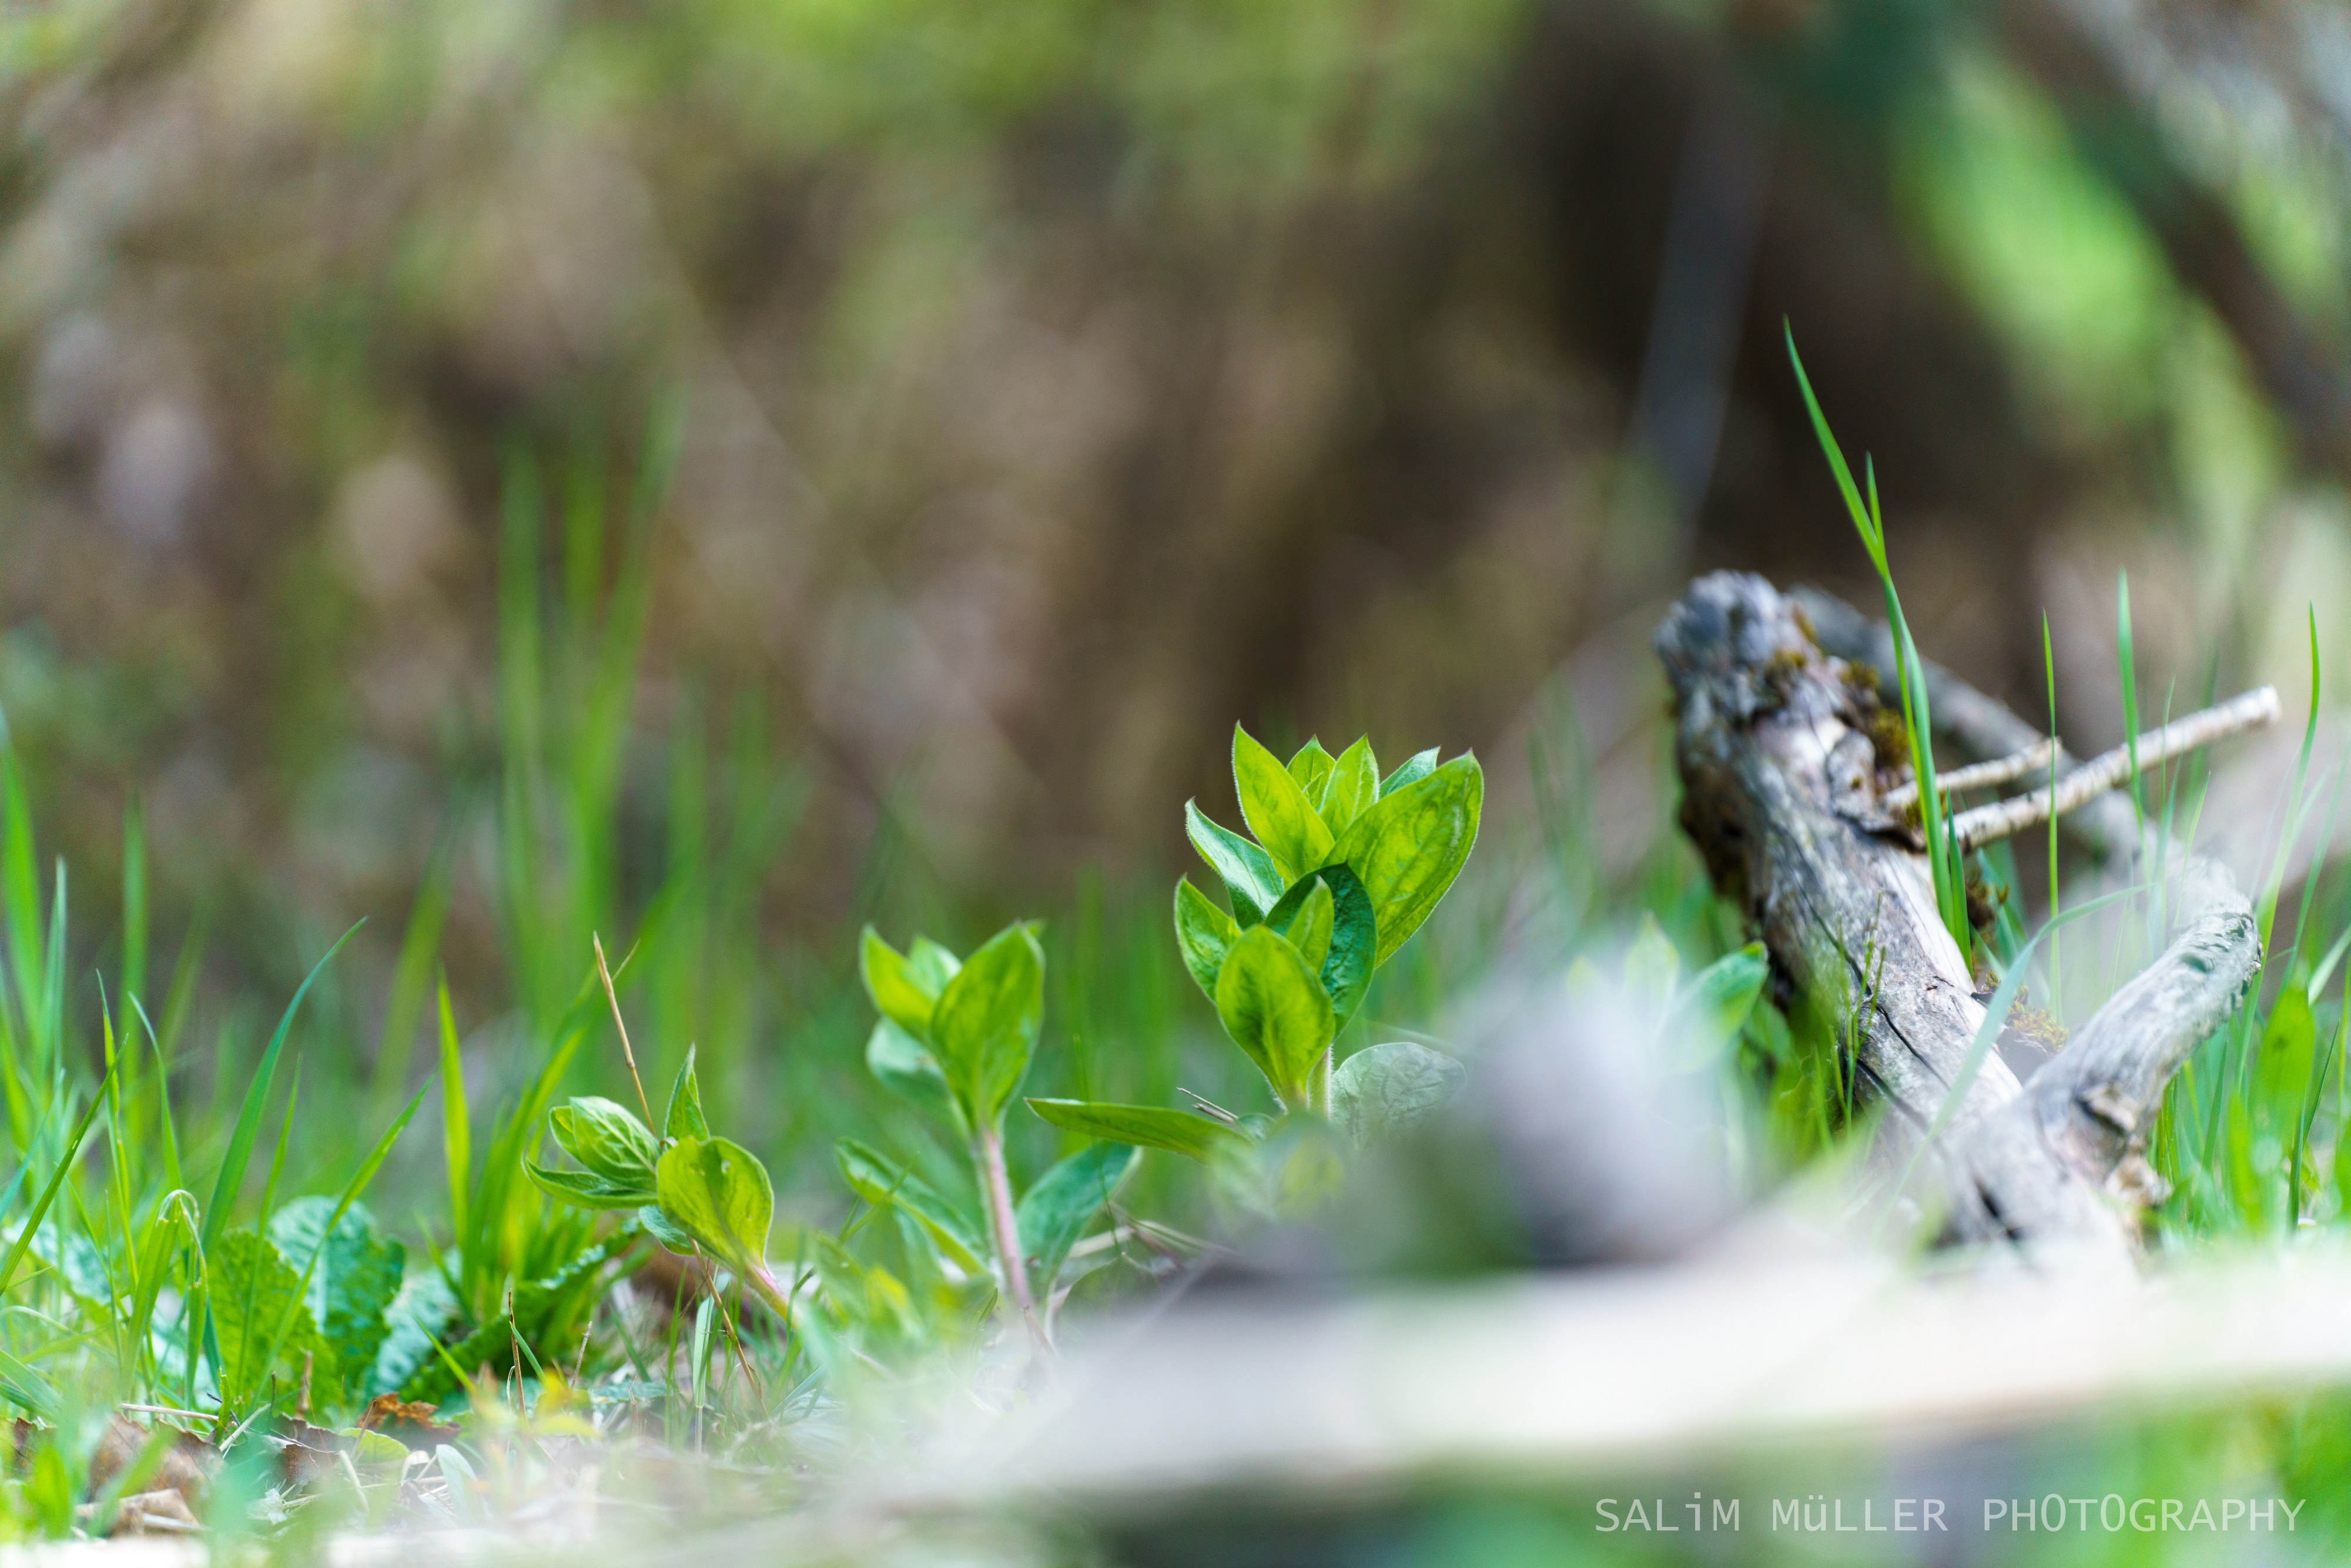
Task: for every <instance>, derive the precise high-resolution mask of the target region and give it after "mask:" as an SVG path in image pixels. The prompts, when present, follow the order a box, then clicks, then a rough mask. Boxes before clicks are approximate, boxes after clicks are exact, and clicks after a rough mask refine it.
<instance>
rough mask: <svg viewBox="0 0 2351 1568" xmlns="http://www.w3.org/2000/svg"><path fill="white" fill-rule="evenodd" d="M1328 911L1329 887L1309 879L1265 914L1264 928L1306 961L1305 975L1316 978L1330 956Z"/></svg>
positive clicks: (1316, 879)
mask: <svg viewBox="0 0 2351 1568" xmlns="http://www.w3.org/2000/svg"><path fill="white" fill-rule="evenodd" d="M1331 921H1332V897H1331V884H1330V883H1326V882H1324V881H1323V880H1322V878H1321V877H1319V876H1310V877H1308V878H1306V879H1305V880H1304V881H1302V882H1301V883H1299V884H1298V885H1297V886H1296V887H1293V888H1291V889H1290V891H1289V892H1288V893H1285V894H1282V895H1281V902H1280V904H1275V905H1274V906H1273V907H1272V908H1271V909H1269V910H1267V911H1266V912H1265V923H1266V925H1268V926H1270V927H1271V928H1272V929H1273V930H1276V931H1279V932H1280V933H1281V934H1282V936H1285V937H1287V938H1289V940H1290V946H1293V947H1295V948H1297V949H1298V956H1300V957H1301V958H1303V959H1305V960H1306V968H1307V971H1308V972H1309V973H1310V974H1312V975H1314V976H1316V977H1321V975H1322V960H1324V959H1325V958H1328V957H1329V956H1331Z"/></svg>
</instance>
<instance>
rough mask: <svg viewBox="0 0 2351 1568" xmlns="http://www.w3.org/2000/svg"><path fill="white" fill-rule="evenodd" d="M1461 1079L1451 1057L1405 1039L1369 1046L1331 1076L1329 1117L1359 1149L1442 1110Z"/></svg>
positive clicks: (1463, 1075)
mask: <svg viewBox="0 0 2351 1568" xmlns="http://www.w3.org/2000/svg"><path fill="white" fill-rule="evenodd" d="M1467 1076H1468V1074H1467V1072H1466V1071H1464V1069H1463V1068H1462V1066H1461V1064H1460V1063H1459V1062H1458V1061H1454V1060H1453V1059H1452V1058H1451V1057H1449V1056H1447V1055H1445V1054H1444V1053H1442V1052H1441V1051H1431V1050H1429V1049H1428V1048H1427V1047H1426V1046H1424V1045H1415V1044H1414V1043H1412V1042H1411V1041H1410V1040H1391V1041H1389V1042H1388V1043H1387V1044H1385V1045H1374V1046H1369V1047H1366V1048H1365V1049H1364V1050H1362V1051H1357V1052H1355V1054H1354V1055H1353V1056H1351V1057H1349V1058H1347V1060H1346V1061H1343V1062H1341V1063H1339V1067H1338V1071H1334V1072H1333V1073H1332V1074H1331V1119H1332V1121H1333V1122H1335V1123H1336V1124H1338V1125H1339V1128H1340V1130H1341V1131H1342V1132H1344V1133H1345V1134H1347V1136H1348V1138H1349V1139H1350V1140H1352V1141H1353V1143H1354V1144H1355V1145H1356V1146H1357V1147H1359V1148H1360V1147H1362V1146H1363V1145H1366V1144H1370V1143H1373V1142H1374V1141H1375V1140H1377V1139H1380V1138H1383V1137H1385V1136H1386V1135H1387V1134H1390V1133H1394V1132H1396V1131H1398V1130H1400V1129H1402V1128H1405V1127H1408V1126H1410V1125H1411V1124H1413V1123H1415V1122H1417V1121H1420V1120H1422V1119H1423V1118H1425V1117H1428V1116H1433V1115H1435V1114H1436V1113H1437V1112H1439V1111H1441V1110H1443V1109H1444V1108H1445V1107H1446V1106H1447V1105H1448V1104H1450V1103H1452V1101H1453V1097H1454V1096H1455V1095H1456V1094H1458V1093H1459V1092H1461V1081H1462V1080H1463V1079H1464V1078H1465V1077H1467Z"/></svg>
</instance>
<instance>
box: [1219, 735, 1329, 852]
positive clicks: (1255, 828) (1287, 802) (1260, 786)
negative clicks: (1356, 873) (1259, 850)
mask: <svg viewBox="0 0 2351 1568" xmlns="http://www.w3.org/2000/svg"><path fill="white" fill-rule="evenodd" d="M1233 786H1234V788H1235V789H1237V790H1238V791H1239V793H1240V801H1241V816H1242V817H1243V818H1244V819H1245V820H1246V821H1248V822H1249V831H1250V832H1252V833H1255V834H1256V835H1257V841H1258V842H1259V843H1260V844H1262V845H1264V846H1265V851H1266V852H1267V853H1268V854H1270V855H1271V856H1272V857H1273V863H1274V864H1275V866H1276V867H1278V868H1279V869H1280V872H1281V881H1282V883H1283V885H1285V886H1287V885H1288V884H1289V883H1291V882H1293V881H1295V880H1297V878H1298V877H1299V876H1300V875H1301V874H1302V873H1306V872H1310V871H1312V870H1313V869H1314V868H1315V867H1316V866H1318V865H1321V864H1322V862H1323V859H1324V857H1325V856H1327V855H1328V854H1329V853H1330V852H1331V830H1330V829H1329V828H1327V827H1324V826H1323V825H1322V815H1321V813H1319V812H1317V811H1316V810H1314V808H1313V806H1312V805H1311V804H1310V803H1309V802H1308V801H1307V799H1306V792H1305V791H1304V790H1303V789H1300V788H1299V787H1298V780H1297V779H1292V778H1291V777H1290V770H1289V769H1288V768H1284V767H1283V766H1282V765H1281V764H1280V762H1279V761H1277V760H1276V759H1275V758H1274V755H1273V753H1272V752H1270V751H1268V750H1267V749H1266V748H1265V747H1262V746H1260V745H1259V744H1258V742H1257V739H1256V737H1253V736H1251V735H1250V734H1249V731H1248V730H1245V729H1243V728H1242V727H1240V726H1238V725H1235V726H1233Z"/></svg>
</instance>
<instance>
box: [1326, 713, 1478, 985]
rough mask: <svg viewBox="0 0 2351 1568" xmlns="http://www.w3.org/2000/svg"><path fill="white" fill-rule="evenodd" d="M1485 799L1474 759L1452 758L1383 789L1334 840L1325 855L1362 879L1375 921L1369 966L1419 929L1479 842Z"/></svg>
mask: <svg viewBox="0 0 2351 1568" xmlns="http://www.w3.org/2000/svg"><path fill="white" fill-rule="evenodd" d="M1407 766H1409V765H1407ZM1485 798H1486V779H1485V775H1484V773H1483V772H1481V771H1480V770H1479V767H1478V759H1477V758H1474V757H1468V756H1463V757H1457V758H1454V759H1453V760H1452V761H1450V762H1448V763H1447V764H1446V765H1445V766H1444V767H1442V768H1438V769H1437V771H1435V772H1434V773H1431V774H1429V775H1428V776H1427V777H1426V778H1425V779H1420V780H1418V781H1417V782H1415V783H1411V784H1407V785H1405V786H1404V787H1403V788H1402V789H1398V790H1396V791H1395V793H1394V794H1386V793H1383V794H1382V795H1381V797H1380V798H1379V799H1378V800H1375V801H1374V802H1373V803H1372V805H1371V807H1370V809H1369V810H1366V811H1364V814H1363V815H1362V816H1360V817H1357V818H1356V819H1355V820H1354V821H1353V822H1352V823H1350V824H1349V825H1348V828H1347V831H1346V832H1345V833H1344V834H1343V835H1342V836H1341V838H1340V839H1339V841H1338V844H1337V846H1336V847H1335V848H1334V849H1333V850H1332V855H1331V859H1332V862H1334V863H1340V864H1344V865H1345V866H1347V867H1348V869H1350V870H1351V871H1353V873H1355V875H1356V876H1357V877H1359V878H1360V879H1361V880H1362V882H1363V884H1364V893H1366V894H1369V895H1370V897H1371V901H1372V912H1373V914H1374V917H1375V918H1376V919H1377V920H1378V922H1379V946H1378V947H1377V949H1376V951H1375V953H1374V963H1375V964H1384V963H1386V962H1387V961H1388V959H1389V958H1390V957H1392V956H1395V950H1396V949H1397V948H1398V947H1400V946H1404V943H1405V939H1406V938H1407V937H1409V936H1411V935H1412V934H1413V933H1414V932H1416V931H1417V930H1419V929H1420V925H1421V922H1423V921H1425V920H1426V919H1427V918H1428V916H1429V914H1430V912H1431V911H1433V910H1434V909H1436V907H1437V901H1438V900H1439V899H1441V898H1443V897H1444V896H1445V893H1446V890H1447V888H1449V887H1451V886H1452V885H1453V879H1454V878H1455V877H1456V876H1458V875H1459V874H1460V872H1461V867H1462V865H1463V864H1464V863H1465V862H1468V859H1469V851H1470V850H1471V848H1472V847H1473V846H1475V845H1476V843H1477V841H1478V818H1479V812H1480V811H1481V810H1482V809H1483V807H1484V805H1485Z"/></svg>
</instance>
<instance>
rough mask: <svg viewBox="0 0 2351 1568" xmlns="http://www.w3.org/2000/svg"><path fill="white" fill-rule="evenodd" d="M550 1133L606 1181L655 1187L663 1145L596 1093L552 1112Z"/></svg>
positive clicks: (630, 1114) (561, 1145)
mask: <svg viewBox="0 0 2351 1568" xmlns="http://www.w3.org/2000/svg"><path fill="white" fill-rule="evenodd" d="M547 1130H548V1131H549V1133H550V1134H553V1135H554V1137H555V1142H556V1145H557V1146H558V1147H559V1148H561V1149H562V1150H563V1152H564V1153H565V1154H567V1155H570V1156H571V1157H572V1158H573V1159H575V1160H577V1161H579V1162H580V1165H582V1166H585V1167H587V1169H588V1170H590V1172H592V1173H594V1174H595V1175H597V1176H602V1177H603V1178H604V1179H605V1180H607V1181H611V1182H616V1183H619V1184H621V1185H622V1186H628V1185H631V1184H635V1185H638V1186H652V1185H653V1162H654V1161H655V1160H657V1159H659V1158H660V1157H661V1146H660V1145H658V1144H656V1143H655V1142H654V1141H653V1134H651V1133H649V1132H647V1131H645V1124H643V1122H640V1121H638V1120H637V1118H636V1117H635V1115H634V1114H632V1113H630V1112H629V1111H628V1110H626V1109H625V1108H624V1107H622V1106H621V1105H619V1104H616V1103H614V1102H612V1101H610V1100H606V1099H602V1098H600V1097H599V1096H596V1095H593V1094H588V1095H582V1096H581V1097H580V1098H579V1099H577V1100H574V1101H572V1102H571V1103H569V1105H559V1106H557V1107H556V1108H555V1109H554V1110H553V1111H551V1112H549V1113H548V1118H547Z"/></svg>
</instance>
